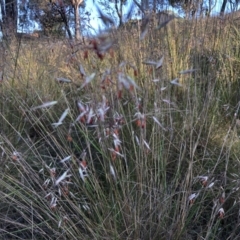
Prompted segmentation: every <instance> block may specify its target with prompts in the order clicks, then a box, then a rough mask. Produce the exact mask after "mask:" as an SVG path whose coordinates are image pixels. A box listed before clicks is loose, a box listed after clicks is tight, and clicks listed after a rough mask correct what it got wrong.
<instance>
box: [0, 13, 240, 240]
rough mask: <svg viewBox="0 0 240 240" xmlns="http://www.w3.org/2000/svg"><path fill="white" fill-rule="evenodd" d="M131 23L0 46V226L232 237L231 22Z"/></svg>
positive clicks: (39, 235)
mask: <svg viewBox="0 0 240 240" xmlns="http://www.w3.org/2000/svg"><path fill="white" fill-rule="evenodd" d="M139 31H140V30H139V29H138V30H136V29H132V30H130V29H129V28H127V29H124V28H123V29H121V30H118V31H113V32H111V33H109V34H108V35H107V36H106V39H105V38H104V41H109V42H114V44H113V46H112V49H111V50H110V51H109V52H107V53H106V54H105V56H104V57H103V58H102V59H101V57H100V58H99V56H97V54H96V52H95V51H94V49H90V44H89V43H88V41H87V43H86V45H84V44H83V45H79V44H75V43H70V42H68V41H67V40H66V41H55V42H54V41H52V42H51V41H50V42H46V41H45V40H41V39H40V40H39V41H27V42H25V41H23V42H21V43H19V42H17V41H15V40H14V39H13V40H12V42H11V43H7V44H6V43H5V45H2V46H1V56H2V58H1V64H0V65H1V69H0V70H1V72H2V80H1V85H0V91H1V101H0V109H1V111H0V122H1V126H0V131H1V135H0V149H1V157H0V161H1V166H2V167H1V168H0V170H1V178H0V192H1V198H0V199H1V214H0V219H1V228H0V229H1V230H0V236H1V239H50V238H51V239H174V240H175V239H238V236H239V210H240V208H239V173H238V172H239V158H240V152H239V148H238V146H239V135H238V134H239V120H238V118H239V113H238V111H239V90H240V89H239V52H238V49H239V42H240V41H239V40H240V37H239V36H240V35H239V31H238V22H236V21H232V20H226V19H225V20H224V21H223V20H221V19H218V18H207V19H198V20H191V21H187V20H173V21H171V22H170V23H169V24H168V25H167V26H166V27H163V28H161V29H156V28H155V27H153V28H151V29H149V32H148V34H147V35H146V37H145V38H144V39H143V40H139V36H140V35H141V32H139ZM131 32H132V34H131ZM102 39H103V37H101V38H99V39H96V40H97V41H102ZM92 42H93V41H92ZM162 57H164V59H163V64H162V66H161V67H159V68H157V69H156V67H155V66H153V65H146V64H144V62H147V61H149V60H151V61H156V62H157V61H159V59H161V58H162ZM80 66H81V71H80ZM82 69H84V71H85V73H83V70H82ZM185 70H190V71H185ZM94 74H95V75H94ZM176 78H178V80H176ZM86 79H87V80H91V81H89V82H86ZM132 80H134V82H132ZM121 81H123V82H121ZM84 83H86V84H84ZM83 84H84V87H83ZM121 88H122V90H121ZM53 101H54V102H53ZM46 103H47V105H44V104H46ZM64 112H65V113H66V114H64V117H63V119H62V121H61V122H60V123H59V125H58V124H55V125H53V123H58V120H59V118H60V117H61V115H62V114H63V113H64Z"/></svg>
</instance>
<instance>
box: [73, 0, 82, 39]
mask: <svg viewBox="0 0 240 240" xmlns="http://www.w3.org/2000/svg"><path fill="white" fill-rule="evenodd" d="M71 1H72V5H73V7H74V16H75V38H76V39H77V40H79V39H80V16H79V6H80V5H81V4H82V2H83V0H71Z"/></svg>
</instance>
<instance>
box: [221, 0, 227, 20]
mask: <svg viewBox="0 0 240 240" xmlns="http://www.w3.org/2000/svg"><path fill="white" fill-rule="evenodd" d="M227 1H228V0H223V3H222V7H221V10H220V15H221V16H222V15H224V12H225V8H226V5H227Z"/></svg>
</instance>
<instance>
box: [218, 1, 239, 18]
mask: <svg viewBox="0 0 240 240" xmlns="http://www.w3.org/2000/svg"><path fill="white" fill-rule="evenodd" d="M227 3H230V4H231V6H232V8H235V9H236V8H237V6H238V4H239V0H233V1H231V0H223V3H222V6H221V10H220V15H224V13H225V10H226V6H227Z"/></svg>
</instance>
